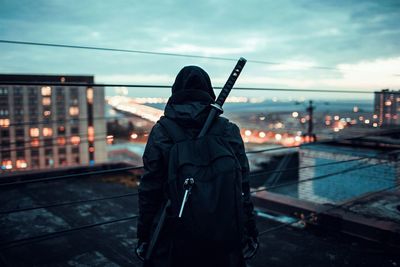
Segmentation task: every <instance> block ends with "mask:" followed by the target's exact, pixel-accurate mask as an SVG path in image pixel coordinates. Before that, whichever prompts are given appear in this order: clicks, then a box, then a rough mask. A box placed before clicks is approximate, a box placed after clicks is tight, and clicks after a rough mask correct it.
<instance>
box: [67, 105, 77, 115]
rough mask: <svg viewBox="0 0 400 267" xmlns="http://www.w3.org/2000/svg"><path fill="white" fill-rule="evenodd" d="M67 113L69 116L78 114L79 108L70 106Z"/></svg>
mask: <svg viewBox="0 0 400 267" xmlns="http://www.w3.org/2000/svg"><path fill="white" fill-rule="evenodd" d="M69 115H71V116H76V115H79V108H78V107H70V108H69Z"/></svg>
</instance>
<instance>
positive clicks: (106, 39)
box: [0, 0, 400, 98]
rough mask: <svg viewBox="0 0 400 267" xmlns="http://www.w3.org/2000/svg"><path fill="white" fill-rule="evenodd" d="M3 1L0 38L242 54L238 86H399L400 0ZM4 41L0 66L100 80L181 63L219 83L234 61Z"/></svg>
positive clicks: (145, 80) (168, 74) (145, 74)
mask: <svg viewBox="0 0 400 267" xmlns="http://www.w3.org/2000/svg"><path fill="white" fill-rule="evenodd" d="M0 6H1V9H0V10H1V11H0V13H1V17H0V40H15V41H27V42H42V43H54V44H66V45H83V46H94V47H105V48H118V49H131V50H132V49H133V50H140V51H151V52H161V53H177V54H186V55H197V56H206V57H207V56H208V57H224V58H238V57H239V56H244V57H246V58H247V59H249V63H248V64H247V66H246V68H245V70H244V72H243V74H242V76H241V77H240V78H239V79H238V83H237V86H256V87H275V88H310V89H321V88H322V89H354V90H370V91H371V96H370V98H372V92H373V91H376V90H380V89H384V88H389V89H394V90H397V89H398V88H399V87H400V76H397V75H400V74H399V73H397V72H398V71H397V70H398V69H399V68H400V51H399V50H398V47H397V43H399V41H400V40H399V39H400V35H399V32H400V30H399V28H400V27H399V24H400V23H399V22H398V15H397V14H398V13H399V10H400V5H399V4H398V2H396V1H379V2H375V1H362V2H348V1H339V2H330V3H326V2H322V1H313V2H309V1H283V2H279V3H274V2H263V1H261V2H258V1H257V2H256V1H250V2H249V1H246V2H244V1H239V2H235V3H231V2H225V1H222V2H221V1H218V2H216V1H206V2H201V3H191V4H190V5H187V4H185V3H184V2H182V1H164V2H156V3H151V2H146V3H134V4H131V3H128V2H127V1H116V2H113V3H105V2H103V3H101V2H95V1H85V2H84V3H81V2H79V3H78V2H72V3H70V2H68V3H67V2H63V1H40V2H35V3H31V2H29V1H22V2H18V3H17V2H14V1H4V0H2V1H0ZM0 46H1V52H0V58H1V60H2V62H4V63H3V64H2V66H0V72H1V73H21V74H26V73H34V74H59V73H63V74H66V75H71V74H80V75H85V74H90V75H94V76H95V77H96V82H98V83H139V84H162V85H171V84H172V83H173V80H174V78H175V75H176V74H177V73H178V71H179V70H180V68H182V67H183V66H184V65H191V64H194V65H199V66H201V67H203V68H204V69H206V70H207V71H208V72H209V74H210V76H211V79H212V81H213V85H214V86H221V85H222V84H223V83H224V82H225V79H226V77H227V75H228V74H229V73H230V71H231V68H232V66H233V65H234V62H233V61H226V60H215V59H205V58H190V57H175V56H161V55H149V54H139V53H129V54H128V53H123V52H106V51H96V50H83V49H79V50H78V49H68V48H56V47H38V46H27V45H17V44H6V43H1V44H0ZM251 60H253V62H251ZM257 60H258V61H268V62H270V63H271V62H272V63H279V64H266V62H263V63H261V64H259V63H256V62H254V61H257ZM320 67H323V68H320ZM130 90H134V92H135V93H136V94H137V96H138V97H144V96H163V97H166V96H168V95H169V93H170V90H168V89H165V88H164V89H146V90H141V89H136V90H135V89H130ZM245 93H246V96H247V95H248V96H250V97H257V96H261V95H266V93H265V92H245ZM233 94H234V95H244V92H243V91H242V92H233ZM280 94H282V95H284V94H283V93H280ZM294 94H296V95H300V93H294ZM336 95H337V96H338V97H340V95H338V94H336ZM328 97H329V96H328Z"/></svg>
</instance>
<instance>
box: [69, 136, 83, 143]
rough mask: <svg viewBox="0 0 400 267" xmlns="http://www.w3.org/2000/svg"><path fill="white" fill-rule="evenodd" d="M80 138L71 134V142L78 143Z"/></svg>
mask: <svg viewBox="0 0 400 267" xmlns="http://www.w3.org/2000/svg"><path fill="white" fill-rule="evenodd" d="M80 142H81V138H80V137H79V136H71V144H73V145H79V143H80Z"/></svg>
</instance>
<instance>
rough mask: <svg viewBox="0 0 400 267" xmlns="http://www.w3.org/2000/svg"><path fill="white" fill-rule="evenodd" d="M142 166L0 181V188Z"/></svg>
mask: <svg viewBox="0 0 400 267" xmlns="http://www.w3.org/2000/svg"><path fill="white" fill-rule="evenodd" d="M142 168H143V166H130V167H123V168H114V169H110V170H102V171H95V172H93V171H92V172H82V173H76V174H66V175H60V176H52V177H46V178H40V179H31V180H20V181H16V182H9V183H0V188H1V187H6V186H14V185H22V184H33V183H41V182H52V181H58V180H64V179H71V178H76V177H80V176H86V175H100V174H106V173H114V172H123V171H130V170H139V169H142Z"/></svg>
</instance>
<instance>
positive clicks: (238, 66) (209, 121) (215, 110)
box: [198, 57, 247, 137]
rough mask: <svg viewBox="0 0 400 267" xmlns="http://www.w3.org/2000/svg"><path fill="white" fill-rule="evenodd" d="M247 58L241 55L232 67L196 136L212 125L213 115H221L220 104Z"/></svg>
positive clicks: (200, 135) (201, 134)
mask: <svg viewBox="0 0 400 267" xmlns="http://www.w3.org/2000/svg"><path fill="white" fill-rule="evenodd" d="M246 62H247V60H246V59H245V58H243V57H241V58H240V59H239V60H238V62H237V63H236V66H235V67H234V68H233V70H232V73H231V75H229V78H228V80H227V81H226V83H225V85H224V87H222V90H221V93H219V95H218V98H217V101H215V104H211V107H212V109H211V111H210V113H209V114H208V117H207V120H206V122H205V123H204V126H203V128H202V129H201V131H200V133H199V135H198V137H202V136H204V135H205V134H206V133H207V131H208V129H209V128H210V126H211V125H212V123H213V121H214V119H215V117H217V116H219V115H221V114H222V113H223V112H224V110H223V109H222V105H223V104H224V103H225V100H226V99H227V98H228V95H229V93H230V92H231V90H232V87H233V85H234V84H235V82H236V80H237V78H238V77H239V75H240V73H241V72H242V69H243V67H244V65H245V64H246Z"/></svg>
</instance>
